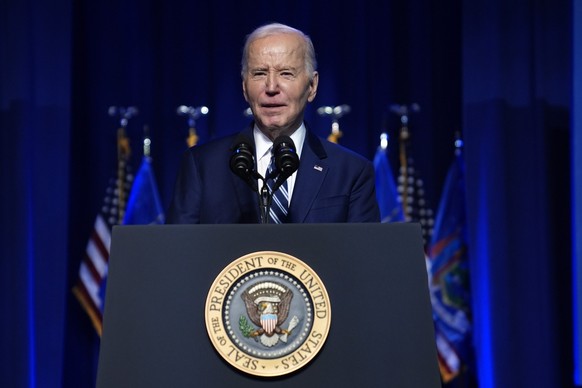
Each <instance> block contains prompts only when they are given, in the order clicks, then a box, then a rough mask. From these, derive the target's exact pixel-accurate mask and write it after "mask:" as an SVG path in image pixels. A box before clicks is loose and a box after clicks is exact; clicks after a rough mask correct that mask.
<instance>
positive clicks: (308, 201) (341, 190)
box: [166, 125, 380, 224]
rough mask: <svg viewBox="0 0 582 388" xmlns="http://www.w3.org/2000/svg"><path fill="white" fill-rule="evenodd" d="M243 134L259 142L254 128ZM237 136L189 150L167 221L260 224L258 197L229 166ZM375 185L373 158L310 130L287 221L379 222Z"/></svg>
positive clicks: (177, 180)
mask: <svg viewBox="0 0 582 388" xmlns="http://www.w3.org/2000/svg"><path fill="white" fill-rule="evenodd" d="M243 133H244V134H245V135H246V136H247V138H248V139H249V140H251V141H252V142H253V143H254V140H253V134H252V125H251V126H250V127H249V128H247V129H246V130H244V131H243ZM237 135H238V134H234V135H231V136H228V137H225V138H222V139H218V140H214V141H211V142H209V143H206V144H203V145H199V146H195V147H192V148H190V149H189V150H187V151H186V153H185V154H184V156H183V159H182V163H181V166H180V170H179V172H178V177H177V179H176V185H175V188H174V197H173V199H172V202H171V204H170V207H169V209H168V212H167V214H166V222H167V223H175V224H215V223H216V224H239V223H259V222H260V210H259V199H258V194H257V193H256V192H254V191H253V190H252V189H251V188H250V187H249V186H248V185H247V183H246V182H244V181H243V180H242V179H241V178H240V177H238V176H236V175H235V174H234V173H233V172H232V171H231V170H230V167H229V161H230V156H231V154H232V148H233V145H234V142H235V140H236V138H237ZM253 147H254V144H253ZM374 182H375V181H374V168H373V165H372V163H371V162H370V161H369V160H367V159H365V158H363V157H362V156H360V155H358V154H356V153H354V152H352V151H350V150H348V149H346V148H344V147H342V146H339V145H337V144H334V143H331V142H328V141H325V140H321V139H320V138H318V137H317V136H316V135H314V134H313V133H312V132H311V131H310V130H309V129H308V130H307V134H306V137H305V143H304V144H303V149H302V151H301V158H300V162H299V169H298V171H297V176H296V180H295V187H294V189H293V194H292V198H291V206H290V208H289V219H288V222H291V223H328V222H379V221H380V214H379V210H378V204H377V201H376V192H375V183H374Z"/></svg>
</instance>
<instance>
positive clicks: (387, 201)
mask: <svg viewBox="0 0 582 388" xmlns="http://www.w3.org/2000/svg"><path fill="white" fill-rule="evenodd" d="M374 170H375V172H376V199H377V200H378V207H379V208H380V218H381V220H382V222H396V221H403V220H404V215H403V212H402V204H401V203H400V201H399V200H398V191H397V189H396V183H395V181H394V175H393V174H392V169H391V168H390V162H389V161H388V155H387V150H386V148H385V147H381V146H380V147H378V151H376V155H375V156H374Z"/></svg>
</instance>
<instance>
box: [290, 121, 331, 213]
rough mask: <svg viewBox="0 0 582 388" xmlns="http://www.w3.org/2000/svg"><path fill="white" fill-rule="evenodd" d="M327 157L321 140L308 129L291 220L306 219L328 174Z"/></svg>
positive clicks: (294, 193)
mask: <svg viewBox="0 0 582 388" xmlns="http://www.w3.org/2000/svg"><path fill="white" fill-rule="evenodd" d="M326 158H327V154H326V152H325V150H324V149H323V145H322V144H321V140H320V139H319V138H318V137H317V136H315V135H314V134H313V133H311V131H309V130H308V131H307V134H306V137H305V143H304V145H303V150H302V151H301V159H300V162H299V170H298V171H297V179H296V181H295V188H294V189H293V197H292V199H291V208H290V209H289V213H290V216H291V222H293V223H301V222H304V221H305V218H306V217H307V214H308V213H309V210H310V209H311V206H312V205H313V201H314V200H315V198H317V194H318V193H319V190H320V188H321V185H322V184H323V180H324V179H325V176H326V175H327V171H328V165H327V163H326V161H325V159H326Z"/></svg>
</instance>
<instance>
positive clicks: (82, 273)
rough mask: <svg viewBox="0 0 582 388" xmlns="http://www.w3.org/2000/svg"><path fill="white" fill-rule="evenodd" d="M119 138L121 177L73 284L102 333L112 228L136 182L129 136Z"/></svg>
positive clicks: (98, 219)
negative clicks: (130, 159) (130, 155)
mask: <svg viewBox="0 0 582 388" xmlns="http://www.w3.org/2000/svg"><path fill="white" fill-rule="evenodd" d="M118 139H119V140H118V150H119V152H118V154H119V155H118V169H117V177H115V178H111V179H110V181H109V185H108V187H107V189H106V191H105V198H104V199H103V205H102V206H101V210H100V211H99V213H98V214H97V217H96V218H95V223H94V224H93V230H92V231H91V235H90V237H89V241H88V242H87V246H86V248H85V255H84V257H83V259H82V261H81V266H80V268H79V278H78V280H77V283H76V285H75V286H74V287H73V294H74V295H75V296H76V298H77V299H78V300H79V302H80V303H81V306H82V307H83V309H84V310H85V312H86V313H87V314H88V315H89V318H90V319H91V322H92V323H93V326H94V327H95V330H96V331H97V333H98V334H99V336H101V333H102V331H103V309H104V306H105V286H106V283H107V269H108V264H109V249H110V246H111V230H112V228H113V226H114V225H118V224H120V223H121V222H122V220H123V217H124V213H125V207H126V202H127V197H128V193H129V190H130V189H131V185H132V183H133V173H132V171H131V170H132V169H131V166H129V164H128V158H129V147H128V145H127V141H126V138H124V137H123V136H118Z"/></svg>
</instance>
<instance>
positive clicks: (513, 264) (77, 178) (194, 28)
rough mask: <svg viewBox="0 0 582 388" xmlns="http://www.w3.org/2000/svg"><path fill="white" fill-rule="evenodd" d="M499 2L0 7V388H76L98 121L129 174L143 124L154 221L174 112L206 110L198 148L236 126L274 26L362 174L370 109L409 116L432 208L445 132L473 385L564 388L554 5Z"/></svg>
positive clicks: (564, 276)
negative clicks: (465, 249)
mask: <svg viewBox="0 0 582 388" xmlns="http://www.w3.org/2000/svg"><path fill="white" fill-rule="evenodd" d="M513 3H514V2H511V4H509V3H507V2H504V1H501V0H496V1H493V2H491V1H485V0H478V1H465V2H440V3H439V2H429V1H426V0H425V1H423V0H413V1H407V2H402V1H384V2H380V3H379V4H375V3H374V2H371V3H370V4H368V3H363V2H357V1H344V2H340V3H338V4H335V3H334V4H332V3H328V2H321V3H320V2H312V1H307V0H305V1H304V0H301V1H295V2H289V3H283V4H278V3H277V2H272V1H251V2H240V1H234V0H226V1H223V2H204V3H202V2H188V1H170V2H168V1H159V0H141V1H138V0H123V1H120V2H114V3H110V2H105V3H103V2H88V1H84V2H83V1H80V2H71V1H66V0H61V1H57V2H51V4H50V6H49V5H47V4H44V3H43V2H41V1H36V0H29V1H26V2H17V1H15V0H7V1H4V2H2V3H0V77H1V78H0V136H1V138H0V140H1V142H0V145H1V147H2V148H1V150H2V153H1V156H0V157H1V160H0V171H1V174H2V175H1V176H0V184H1V185H2V189H1V190H0V203H1V205H0V206H2V212H1V215H2V222H1V225H2V230H1V232H2V233H1V235H0V239H1V243H0V247H1V248H0V249H1V251H0V252H2V254H1V257H0V260H1V261H0V280H1V282H0V287H1V288H0V290H1V292H0V294H1V296H0V301H1V302H0V317H1V318H0V336H1V337H0V342H1V344H2V346H1V347H0V349H1V350H0V381H2V384H1V385H3V386H4V385H6V386H11V387H12V386H13V387H25V386H30V387H34V386H39V387H60V386H63V387H91V386H93V385H94V378H95V373H96V369H95V368H96V359H97V349H98V348H97V346H98V338H97V336H96V335H95V333H94V331H93V328H92V327H91V324H90V321H89V319H88V318H87V317H86V315H85V314H84V312H83V311H82V310H81V308H80V306H79V304H78V302H77V301H76V300H75V299H74V298H73V296H72V294H71V292H70V289H71V287H72V285H73V284H74V282H75V280H76V277H77V272H78V269H79V263H80V260H81V257H82V255H83V251H84V248H85V244H86V242H87V238H88V237H89V233H90V231H91V228H92V224H93V221H94V217H95V215H96V214H97V211H98V209H99V206H100V202H101V200H102V196H103V195H104V190H105V187H106V183H107V179H108V178H109V177H110V176H111V175H112V174H113V173H114V171H115V167H116V166H115V164H116V148H115V142H116V138H115V136H116V135H115V134H116V128H117V126H118V121H117V119H114V118H111V117H109V116H108V115H107V109H108V107H109V106H111V105H115V106H128V105H134V106H137V107H138V108H139V110H140V114H139V116H137V117H136V118H134V119H132V120H130V124H129V126H128V135H129V136H130V138H131V139H132V148H133V156H134V157H133V161H134V163H135V167H137V165H138V163H139V161H140V160H141V149H140V138H141V135H142V128H143V126H144V125H148V126H149V128H150V133H151V135H152V141H153V144H152V157H153V164H154V168H155V172H156V177H157V179H158V186H159V188H160V192H161V193H160V194H161V198H162V202H163V204H164V206H167V204H168V202H169V199H170V195H171V190H172V185H173V181H174V177H175V173H176V169H177V163H178V160H179V156H180V154H181V152H182V150H184V149H185V147H186V143H185V138H186V136H187V130H188V126H187V122H186V120H185V119H184V118H183V117H179V116H177V114H176V108H177V106H178V105H182V104H185V105H195V106H197V105H207V106H208V107H209V108H210V113H209V115H208V116H206V117H204V118H202V119H200V120H198V122H197V129H198V133H199V135H200V141H201V142H204V141H207V140H209V139H211V138H214V137H217V136H221V135H224V134H227V133H231V132H234V131H238V130H240V129H242V128H243V127H244V126H245V125H246V124H247V119H246V118H245V117H244V116H243V115H242V112H243V110H244V109H245V108H246V104H245V102H244V99H243V97H242V92H241V81H240V75H239V72H240V71H239V66H240V55H241V47H242V43H243V40H244V37H245V35H246V34H247V33H249V32H250V31H251V30H252V29H254V28H255V27H257V26H259V25H261V24H264V23H266V22H271V21H279V22H283V23H287V24H290V25H293V26H295V27H298V28H300V29H302V30H304V31H306V32H307V33H308V34H309V35H310V36H311V37H312V38H313V41H314V43H315V46H316V52H317V57H318V61H319V71H320V90H319V93H318V96H317V97H316V100H315V102H314V103H313V104H312V106H311V107H310V108H309V111H308V112H307V119H308V121H309V123H310V125H311V127H312V128H314V130H316V131H317V132H318V133H319V134H320V135H322V136H326V135H327V134H328V133H329V130H330V124H331V123H330V121H329V120H328V119H326V118H321V117H319V116H318V115H317V114H316V113H315V111H316V108H317V107H319V106H322V105H339V104H349V105H350V106H351V107H352V112H351V113H350V114H348V115H347V116H345V117H344V118H342V119H341V121H340V124H341V128H342V131H343V132H344V137H343V138H342V139H341V143H342V144H344V145H345V146H347V147H349V148H352V149H354V150H355V151H357V152H359V153H361V154H362V155H364V156H366V157H368V158H370V159H372V158H373V156H374V151H375V149H376V147H377V145H378V143H379V136H380V133H381V132H382V131H387V132H388V133H389V134H390V135H391V136H392V138H393V139H395V138H396V134H397V128H398V120H397V117H396V116H394V115H393V114H391V113H390V112H389V109H388V107H389V105H390V104H394V103H398V104H401V103H403V104H410V103H413V102H416V103H418V104H419V105H420V107H421V110H420V112H418V113H415V114H413V115H412V116H411V122H410V129H411V133H412V140H411V141H412V146H411V150H410V152H411V155H412V156H413V157H414V158H415V165H416V167H417V168H418V169H419V170H420V172H421V175H422V176H423V178H424V180H425V185H426V197H427V199H428V200H429V202H430V205H431V206H432V207H433V208H434V207H435V206H436V204H437V203H438V200H439V196H440V190H441V188H442V184H443V180H444V177H445V174H446V171H447V168H448V166H449V165H450V163H451V161H452V160H453V145H452V141H453V138H454V133H455V132H456V131H462V132H463V133H464V136H465V139H466V150H465V157H466V164H467V195H468V198H467V201H468V217H469V229H470V247H469V250H470V252H469V256H470V259H471V265H472V268H471V275H472V284H473V296H474V319H475V347H476V359H477V366H478V368H479V370H478V380H479V383H480V386H482V387H519V386H535V387H548V388H549V387H557V386H569V385H570V383H571V381H572V369H573V368H572V337H571V334H570V333H571V329H572V324H571V318H572V312H571V309H570V305H571V303H570V302H571V294H570V290H571V286H572V284H571V280H570V278H571V277H570V275H569V274H570V271H571V264H570V256H571V255H570V245H571V244H570V243H569V241H570V228H569V219H570V198H569V171H568V168H569V152H568V150H569V148H568V141H569V136H570V123H569V118H570V116H569V115H570V110H571V83H572V76H571V74H572V55H571V53H572V47H571V43H572V37H571V34H572V22H571V17H570V14H571V8H572V4H571V1H569V0H558V1H555V2H551V3H550V2H547V3H546V2H542V1H533V2H528V3H527V4H525V3H524V4H521V5H518V4H513ZM395 145H396V142H393V143H392V145H391V147H392V148H394V147H395ZM391 155H393V156H394V155H396V150H395V149H394V150H393V151H392V152H391ZM392 163H394V165H395V164H396V160H393V161H392Z"/></svg>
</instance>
